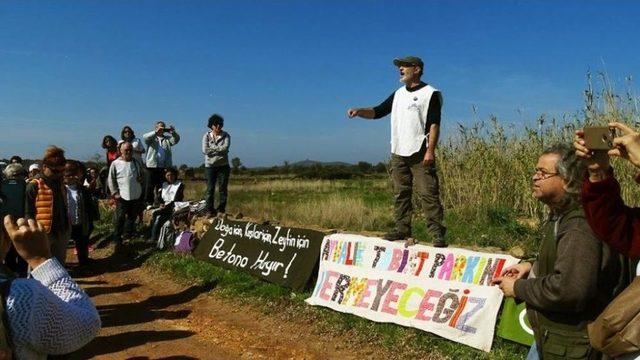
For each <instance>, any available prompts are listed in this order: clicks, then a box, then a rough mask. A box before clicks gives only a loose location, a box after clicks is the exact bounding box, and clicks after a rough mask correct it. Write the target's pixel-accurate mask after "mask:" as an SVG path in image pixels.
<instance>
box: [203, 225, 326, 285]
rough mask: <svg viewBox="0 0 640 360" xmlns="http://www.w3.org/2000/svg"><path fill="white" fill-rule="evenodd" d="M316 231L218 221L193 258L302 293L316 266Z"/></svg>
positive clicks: (319, 235)
mask: <svg viewBox="0 0 640 360" xmlns="http://www.w3.org/2000/svg"><path fill="white" fill-rule="evenodd" d="M323 237H324V234H323V233H321V232H319V231H314V230H308V229H298V228H288V227H282V226H267V225H258V224H255V223H251V222H247V221H230V220H223V219H220V220H217V222H216V223H214V224H213V226H212V227H211V228H210V229H209V230H208V231H207V232H206V233H205V235H204V236H203V237H202V240H201V241H200V243H199V244H198V246H197V247H196V250H195V252H194V256H195V257H196V258H198V259H201V260H205V261H208V262H211V263H213V264H215V265H218V266H221V267H224V268H227V269H238V270H242V271H244V272H247V273H249V274H252V275H254V276H256V277H258V278H261V279H264V280H267V281H269V282H273V283H276V284H280V285H282V286H286V287H289V288H293V289H297V290H300V289H303V288H304V286H305V285H306V284H307V282H308V281H309V277H310V276H311V274H312V273H313V270H314V268H315V267H316V265H317V263H318V254H319V252H320V244H321V243H322V238H323Z"/></svg>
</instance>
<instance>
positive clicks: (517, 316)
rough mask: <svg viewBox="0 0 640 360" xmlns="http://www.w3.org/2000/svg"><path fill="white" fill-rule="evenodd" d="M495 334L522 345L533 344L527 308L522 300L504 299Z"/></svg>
mask: <svg viewBox="0 0 640 360" xmlns="http://www.w3.org/2000/svg"><path fill="white" fill-rule="evenodd" d="M497 334H498V336H500V337H501V338H503V339H507V340H511V341H515V342H517V343H520V344H523V345H529V346H530V345H531V344H533V341H534V339H533V330H532V329H531V325H530V324H529V319H527V309H526V307H525V304H524V302H522V303H520V304H516V302H515V301H514V300H513V299H511V298H508V299H505V301H504V306H503V307H502V315H501V316H500V322H499V323H498V331H497Z"/></svg>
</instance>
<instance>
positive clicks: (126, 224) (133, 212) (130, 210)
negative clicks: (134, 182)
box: [113, 198, 140, 243]
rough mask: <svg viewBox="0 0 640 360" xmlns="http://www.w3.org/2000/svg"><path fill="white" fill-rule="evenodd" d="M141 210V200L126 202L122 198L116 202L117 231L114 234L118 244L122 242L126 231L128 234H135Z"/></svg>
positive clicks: (115, 218)
mask: <svg viewBox="0 0 640 360" xmlns="http://www.w3.org/2000/svg"><path fill="white" fill-rule="evenodd" d="M139 208H140V200H139V199H136V200H124V199H122V198H120V199H118V200H117V201H116V214H115V217H114V222H115V224H114V225H115V231H114V233H113V240H114V241H115V242H116V243H120V242H122V235H123V234H124V232H125V231H126V232H127V234H132V233H133V231H134V226H135V221H136V218H137V216H138V211H139Z"/></svg>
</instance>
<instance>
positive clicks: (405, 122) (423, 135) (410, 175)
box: [347, 56, 447, 247]
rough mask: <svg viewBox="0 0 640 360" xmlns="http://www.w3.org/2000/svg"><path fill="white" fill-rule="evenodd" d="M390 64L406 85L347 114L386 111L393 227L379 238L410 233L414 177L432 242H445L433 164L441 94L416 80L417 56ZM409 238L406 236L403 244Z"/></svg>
mask: <svg viewBox="0 0 640 360" xmlns="http://www.w3.org/2000/svg"><path fill="white" fill-rule="evenodd" d="M393 64H394V65H395V66H397V67H398V69H399V70H400V81H401V82H403V83H404V84H405V86H403V87H401V88H399V89H398V90H396V91H395V92H394V93H393V94H391V96H389V97H388V98H387V99H386V100H385V101H383V102H382V103H381V104H380V105H378V106H376V107H370V108H352V109H349V110H347V115H348V116H349V118H354V117H356V116H358V117H361V118H365V119H380V118H382V117H384V116H387V115H388V114H391V164H390V165H391V178H392V180H393V187H394V192H395V199H396V200H395V220H396V226H395V229H393V230H392V231H391V232H389V233H387V234H386V235H385V236H384V238H385V239H387V240H404V239H408V238H410V237H411V214H412V210H413V209H412V206H411V195H412V186H413V183H414V182H415V183H416V188H417V191H418V195H419V196H420V200H421V202H422V208H423V210H424V216H425V220H426V223H427V231H428V232H429V234H431V237H432V238H433V246H436V247H446V246H447V243H446V241H445V240H444V234H445V232H446V230H447V229H446V227H444V225H443V224H442V218H443V208H442V204H441V202H440V189H439V184H438V175H437V174H436V163H435V161H436V145H437V144H438V135H439V132H440V112H441V108H442V94H441V93H440V91H438V90H437V89H436V88H434V87H433V86H431V85H427V84H426V83H424V82H423V81H421V80H420V78H421V77H422V73H423V71H424V63H423V62H422V59H420V58H419V57H415V56H407V57H405V58H399V59H394V60H393ZM413 243H414V242H413V241H412V242H409V241H408V242H407V243H406V244H405V245H411V244H413Z"/></svg>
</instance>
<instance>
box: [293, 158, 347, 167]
mask: <svg viewBox="0 0 640 360" xmlns="http://www.w3.org/2000/svg"><path fill="white" fill-rule="evenodd" d="M313 165H322V166H353V164H349V163H346V162H343V161H332V162H324V161H315V160H309V159H307V160H303V161H298V162H294V163H291V164H289V166H296V167H310V166H313Z"/></svg>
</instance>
